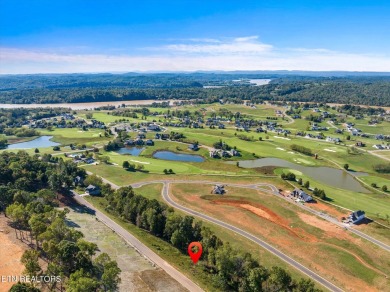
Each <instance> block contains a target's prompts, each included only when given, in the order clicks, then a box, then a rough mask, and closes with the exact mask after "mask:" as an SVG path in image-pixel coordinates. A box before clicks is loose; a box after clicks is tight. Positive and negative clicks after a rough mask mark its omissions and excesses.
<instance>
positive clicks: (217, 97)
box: [0, 76, 390, 106]
mask: <svg viewBox="0 0 390 292" xmlns="http://www.w3.org/2000/svg"><path fill="white" fill-rule="evenodd" d="M25 78H27V80H28V78H29V77H25ZM31 78H32V77H31ZM61 78H65V77H61ZM61 78H59V79H58V80H59V81H58V83H61ZM77 78H79V77H77ZM77 78H76V79H77ZM176 78H177V80H180V78H181V77H179V76H177V77H176ZM209 78H210V80H209V81H207V78H204V79H203V81H202V82H203V83H201V86H199V84H200V82H195V83H194V82H189V83H188V82H184V81H178V82H177V83H176V85H174V82H171V83H170V84H171V85H172V86H158V85H157V86H156V84H158V83H159V81H157V79H158V78H157V79H156V80H155V81H150V82H148V83H146V84H144V85H142V86H132V85H129V86H121V85H120V83H119V84H118V83H115V82H113V83H112V84H109V85H107V84H106V83H104V82H103V81H102V82H101V83H99V81H96V82H90V83H86V84H84V85H82V84H78V83H77V82H75V83H74V84H73V85H72V86H52V87H50V88H45V87H42V86H40V87H39V86H35V87H32V88H31V87H30V88H26V87H24V86H18V84H23V82H26V81H25V80H24V79H23V78H19V80H16V81H15V80H13V82H14V84H15V86H14V87H12V88H8V89H4V90H1V91H0V103H18V104H27V103H62V102H69V103H74V102H98V101H124V100H147V99H158V100H161V101H163V100H167V99H180V100H190V99H191V100H196V102H198V103H210V102H219V101H221V100H223V101H224V102H226V101H229V102H234V103H243V101H244V100H249V101H250V102H251V103H255V104H258V103H262V102H264V101H300V102H323V103H342V104H361V105H375V106H389V105H390V77H388V76H387V77H386V76H382V77H380V76H377V77H366V78H363V77H353V76H350V77H344V78H324V77H316V78H305V77H301V78H286V77H280V76H279V77H278V78H276V79H275V80H273V81H272V82H271V83H269V84H267V85H262V86H249V85H243V84H241V85H239V86H232V84H230V83H229V82H225V81H226V80H225V81H223V82H222V83H221V84H222V85H224V86H223V87H219V88H203V85H205V84H209V83H212V81H211V79H212V77H211V76H209ZM231 78H232V77H231ZM1 81H2V79H1V78H0V85H1ZM18 82H19V83H18ZM64 82H65V81H64ZM180 82H183V83H180Z"/></svg>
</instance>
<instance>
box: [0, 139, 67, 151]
mask: <svg viewBox="0 0 390 292" xmlns="http://www.w3.org/2000/svg"><path fill="white" fill-rule="evenodd" d="M51 138H53V136H40V137H38V138H36V139H34V140H31V141H27V142H21V143H15V144H10V145H8V146H7V148H6V149H32V148H44V147H53V146H57V145H60V143H56V142H53V141H50V139H51Z"/></svg>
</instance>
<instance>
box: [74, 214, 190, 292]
mask: <svg viewBox="0 0 390 292" xmlns="http://www.w3.org/2000/svg"><path fill="white" fill-rule="evenodd" d="M67 217H68V223H69V225H70V226H73V227H74V228H76V229H77V230H80V231H81V232H82V233H83V234H84V236H85V239H86V240H88V241H91V242H94V243H96V244H97V245H98V247H99V249H100V252H106V253H107V254H109V255H110V257H111V258H112V259H115V260H116V261H117V262H118V266H119V268H120V269H121V270H122V273H121V275H120V277H121V280H122V282H121V284H120V286H119V291H123V292H130V291H146V292H148V291H174V292H175V291H177V292H181V291H186V290H185V289H184V288H183V287H182V286H181V285H180V284H179V283H178V282H176V281H175V280H174V279H172V278H171V277H170V276H169V275H168V274H167V273H165V272H164V271H163V270H161V269H159V268H156V267H154V266H153V265H152V263H150V262H149V261H148V260H147V259H145V258H144V257H143V256H142V255H141V254H139V253H138V252H137V251H136V250H135V249H134V248H133V247H132V246H129V245H128V244H127V243H126V242H125V241H124V240H123V239H122V238H121V237H119V236H118V235H117V234H116V233H114V232H113V231H112V230H111V229H109V228H108V227H107V226H106V225H104V224H103V223H101V222H100V221H97V220H96V217H95V216H93V215H91V214H88V213H80V212H76V211H75V210H74V209H73V210H71V212H70V213H69V214H68V216H67Z"/></svg>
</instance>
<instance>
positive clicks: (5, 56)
mask: <svg viewBox="0 0 390 292" xmlns="http://www.w3.org/2000/svg"><path fill="white" fill-rule="evenodd" d="M189 41H190V43H189ZM73 52H74V50H72V52H70V53H64V50H60V51H57V52H56V53H54V52H53V51H52V50H39V51H36V50H27V49H25V50H22V49H15V48H0V73H2V74H7V73H11V74H16V73H70V72H114V71H121V72H123V71H166V72H171V71H196V70H310V71H333V70H343V71H387V72H389V71H390V57H389V56H384V55H367V54H352V53H345V52H335V51H331V50H327V49H321V48H319V49H306V48H286V49H281V48H275V47H273V46H272V45H270V44H263V43H261V42H260V41H259V40H258V37H257V36H250V37H240V38H235V39H220V40H214V39H209V40H204V39H192V40H190V39H189V40H187V43H185V41H182V42H181V43H176V44H171V45H168V46H161V47H158V48H154V50H148V51H147V53H148V54H147V55H142V56H140V55H126V54H122V55H118V54H113V53H112V51H111V50H110V53H107V54H87V53H83V54H80V53H79V54H75V53H73ZM83 52H85V50H83Z"/></svg>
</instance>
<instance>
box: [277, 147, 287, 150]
mask: <svg viewBox="0 0 390 292" xmlns="http://www.w3.org/2000/svg"><path fill="white" fill-rule="evenodd" d="M276 149H278V150H282V151H286V149H284V148H280V147H277V148H276Z"/></svg>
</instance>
